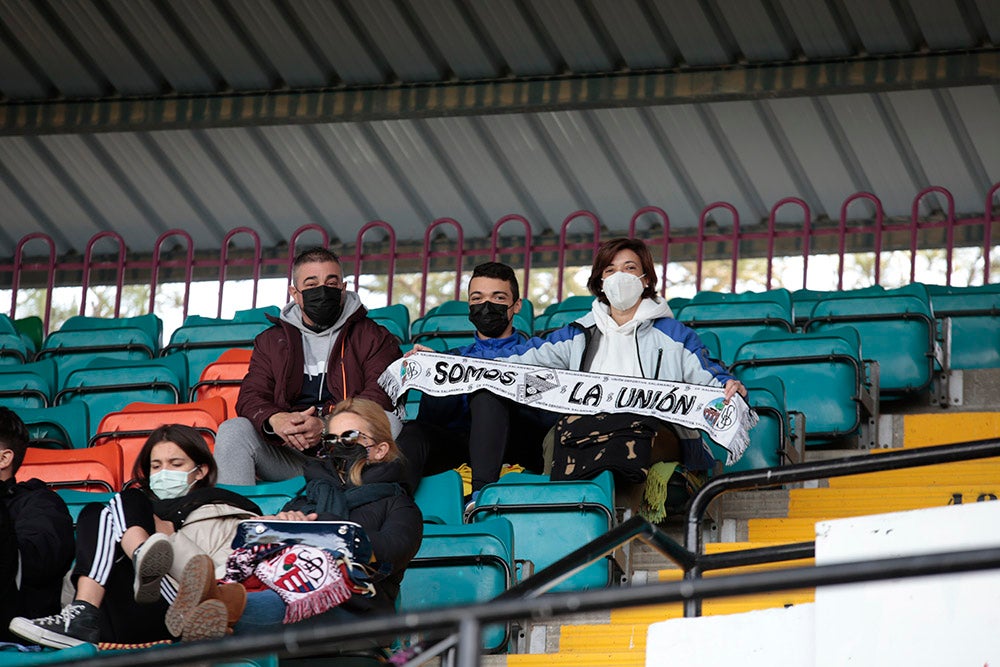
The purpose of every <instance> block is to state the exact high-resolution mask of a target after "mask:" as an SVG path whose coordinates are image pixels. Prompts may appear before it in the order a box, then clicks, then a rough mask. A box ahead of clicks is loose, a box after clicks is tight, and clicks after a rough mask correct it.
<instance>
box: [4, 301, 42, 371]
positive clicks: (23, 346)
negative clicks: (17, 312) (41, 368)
mask: <svg viewBox="0 0 1000 667" xmlns="http://www.w3.org/2000/svg"><path fill="white" fill-rule="evenodd" d="M34 352H35V348H34V344H33V343H32V342H31V339H29V338H28V337H27V336H25V335H24V334H22V333H21V332H20V331H18V330H17V327H16V326H14V322H13V320H11V319H10V318H9V317H8V316H7V315H4V314H2V313H0V365H4V366H10V365H16V364H23V363H26V362H27V361H28V360H29V359H31V357H32V356H33V355H34Z"/></svg>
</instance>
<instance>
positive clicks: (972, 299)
mask: <svg viewBox="0 0 1000 667" xmlns="http://www.w3.org/2000/svg"><path fill="white" fill-rule="evenodd" d="M927 291H928V293H929V294H930V297H931V306H932V308H933V310H934V317H935V318H936V319H937V320H939V321H941V320H943V319H944V318H950V319H951V348H950V351H951V357H950V364H949V365H950V367H951V368H953V369H973V368H1000V285H998V284H995V283H994V284H991V285H978V286H973V287H946V286H944V285H927Z"/></svg>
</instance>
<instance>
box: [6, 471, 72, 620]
mask: <svg viewBox="0 0 1000 667" xmlns="http://www.w3.org/2000/svg"><path fill="white" fill-rule="evenodd" d="M0 503H2V504H3V505H5V508H6V512H7V514H8V516H9V519H10V525H9V527H8V529H7V530H11V529H12V530H13V533H14V535H15V539H16V544H17V549H18V550H19V551H20V553H21V589H20V591H19V592H18V593H17V595H16V596H15V597H14V598H13V599H11V598H10V597H7V596H4V599H3V601H2V611H0V616H6V615H7V614H8V613H9V610H11V609H13V610H14V612H15V613H14V614H12V615H17V616H25V617H27V618H37V617H39V616H47V615H49V614H55V613H56V612H58V611H59V608H60V607H61V606H62V605H61V604H60V600H59V597H60V594H61V592H62V578H63V575H65V574H66V572H67V571H69V567H70V565H71V564H72V563H73V555H74V552H75V546H76V539H75V536H74V533H73V518H72V517H71V516H70V514H69V510H68V509H67V508H66V503H65V502H63V499H62V498H60V497H59V494H57V493H56V492H55V491H53V490H52V489H50V488H48V487H47V486H45V483H44V482H42V481H41V480H38V479H29V480H28V481H26V482H20V483H15V482H14V480H8V481H6V482H0ZM9 535H10V533H8V534H7V536H3V535H0V539H4V540H5V541H7V540H8V539H9ZM7 546H9V545H7ZM5 574H6V573H5ZM7 620H8V621H9V620H10V619H9V618H8V619H7ZM6 630H7V623H6V622H4V624H3V628H0V636H6Z"/></svg>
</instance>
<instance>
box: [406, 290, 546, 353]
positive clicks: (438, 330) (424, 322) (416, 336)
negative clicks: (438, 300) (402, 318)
mask: <svg viewBox="0 0 1000 667" xmlns="http://www.w3.org/2000/svg"><path fill="white" fill-rule="evenodd" d="M513 322H514V328H515V329H517V330H518V331H519V332H521V333H522V334H523V335H524V336H525V338H527V337H528V336H530V335H531V332H532V331H533V330H534V327H533V325H532V322H531V321H530V320H529V319H528V318H527V317H526V316H525V315H523V314H522V313H517V314H516V315H514V318H513ZM474 334H475V327H474V326H472V322H470V321H469V304H468V302H466V301H446V302H444V303H442V304H441V305H440V306H438V307H437V308H434V309H433V310H432V311H430V312H428V313H427V314H426V315H424V316H423V317H421V318H419V319H417V320H416V321H415V322H414V323H413V325H412V326H411V327H410V338H411V340H412V341H413V342H414V343H420V344H422V345H427V343H425V342H424V341H425V340H428V339H430V338H433V337H435V336H445V337H456V338H459V337H462V336H464V337H466V338H470V339H471V337H472V336H473V335H474ZM449 347H458V344H454V345H449ZM435 349H436V348H435Z"/></svg>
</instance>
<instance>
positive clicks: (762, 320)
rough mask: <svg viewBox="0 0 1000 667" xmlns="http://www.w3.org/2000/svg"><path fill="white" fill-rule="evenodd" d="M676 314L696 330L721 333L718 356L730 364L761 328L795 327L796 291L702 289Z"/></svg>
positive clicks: (785, 329)
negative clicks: (735, 291) (709, 290)
mask: <svg viewBox="0 0 1000 667" xmlns="http://www.w3.org/2000/svg"><path fill="white" fill-rule="evenodd" d="M675 317H677V319H679V320H680V321H682V322H683V323H684V324H686V325H688V326H689V327H691V328H692V329H694V330H696V331H697V332H698V334H699V335H700V334H701V332H702V331H711V332H714V333H715V334H716V335H717V336H718V337H719V344H720V348H719V353H720V355H721V356H719V357H717V359H719V360H720V361H721V362H722V363H724V364H726V365H727V366H728V365H729V364H731V363H732V361H733V357H734V356H735V354H736V348H738V347H739V346H740V345H741V344H742V343H743V342H744V341H746V340H747V339H748V338H750V337H751V336H753V335H754V334H755V333H757V332H758V331H786V332H787V331H794V330H795V325H794V323H793V319H794V316H793V315H792V295H791V292H789V291H788V290H786V289H773V290H768V291H767V292H744V293H742V294H726V293H722V292H698V293H697V294H695V295H694V297H693V298H692V299H691V300H690V301H688V303H687V304H686V305H685V306H684V308H683V309H682V310H681V313H680V316H679V317H678V316H677V315H676V314H675Z"/></svg>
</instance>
